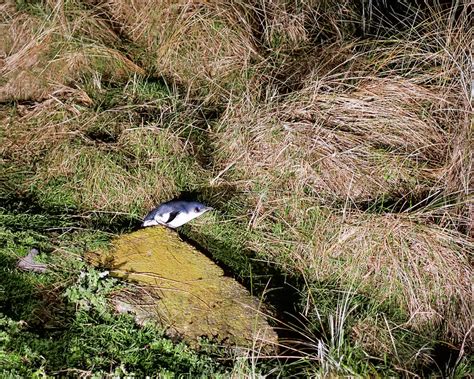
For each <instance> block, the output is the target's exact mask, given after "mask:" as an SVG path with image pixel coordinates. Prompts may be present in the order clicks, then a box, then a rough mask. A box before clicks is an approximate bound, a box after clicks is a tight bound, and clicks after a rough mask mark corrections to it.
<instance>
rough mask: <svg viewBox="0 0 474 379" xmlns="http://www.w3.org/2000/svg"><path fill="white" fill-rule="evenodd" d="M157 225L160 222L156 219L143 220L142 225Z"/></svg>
mask: <svg viewBox="0 0 474 379" xmlns="http://www.w3.org/2000/svg"><path fill="white" fill-rule="evenodd" d="M155 225H158V222H157V221H156V220H146V221H144V222H143V224H142V227H146V226H155Z"/></svg>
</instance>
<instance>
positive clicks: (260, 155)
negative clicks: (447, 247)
mask: <svg viewBox="0 0 474 379" xmlns="http://www.w3.org/2000/svg"><path fill="white" fill-rule="evenodd" d="M318 85H321V83H315V84H314V85H311V86H308V87H307V88H305V89H303V90H302V91H300V92H296V93H293V94H292V95H291V96H290V97H289V99H288V100H283V101H279V99H278V98H273V99H270V101H269V102H268V103H267V104H265V105H264V106H262V105H261V104H260V105H259V108H258V109H255V108H253V107H252V105H248V104H243V106H242V107H241V108H233V109H232V110H231V111H230V112H229V113H228V114H227V115H226V118H224V119H223V121H222V127H221V129H219V130H218V133H217V134H216V140H217V141H219V142H218V144H220V146H221V147H220V150H221V151H222V152H223V153H222V154H221V156H222V160H221V161H218V162H219V164H220V166H221V167H222V168H224V167H227V166H228V165H229V164H232V166H233V167H232V169H233V171H238V172H240V173H241V175H243V176H244V177H243V178H239V180H242V179H245V178H246V179H248V180H249V181H251V180H252V179H251V178H262V177H263V176H265V177H267V178H268V180H267V181H266V182H267V183H272V184H270V185H273V184H274V190H276V189H277V188H278V190H280V191H281V190H283V188H282V185H285V186H288V188H286V189H285V190H284V191H290V192H292V193H299V194H301V196H304V195H305V193H306V194H307V193H308V191H309V192H310V193H312V194H313V195H314V196H316V197H319V198H321V199H323V200H324V199H327V200H329V199H335V198H336V199H339V200H340V201H345V199H346V198H349V199H350V200H351V201H353V202H360V201H367V200H373V199H376V198H379V197H382V196H386V197H393V196H398V194H400V193H402V192H404V191H405V192H406V191H408V192H413V193H416V192H417V191H420V190H421V189H423V187H425V188H426V187H427V186H428V185H430V184H431V183H432V182H433V179H434V178H435V176H434V174H435V172H436V171H435V169H436V168H439V166H440V163H439V162H440V160H441V161H442V160H443V151H444V152H445V153H444V155H445V154H446V150H447V141H445V140H444V139H443V137H444V135H445V132H444V131H443V128H442V126H441V125H438V124H437V123H436V122H435V120H433V119H430V118H429V116H428V115H425V109H426V107H427V106H428V107H429V106H430V101H431V102H439V100H438V97H437V96H436V94H435V93H431V92H430V91H428V90H426V89H424V88H423V87H420V86H418V85H415V84H412V83H410V82H407V81H404V80H402V79H398V80H394V79H392V80H390V81H386V80H382V79H372V80H370V79H367V84H366V85H365V86H361V88H358V89H357V90H356V91H352V92H349V91H348V92H347V93H340V92H334V93H332V94H327V93H326V92H325V91H321V89H319V88H318ZM407 91H409V93H412V96H409V97H407ZM229 134H230V135H232V136H233V138H232V139H229V138H228V136H229ZM282 175H284V176H286V180H283V181H284V183H281V180H280V179H282V178H281V176H282ZM290 178H291V180H290ZM257 182H259V180H258V179H257Z"/></svg>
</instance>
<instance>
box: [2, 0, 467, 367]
mask: <svg viewBox="0 0 474 379" xmlns="http://www.w3.org/2000/svg"><path fill="white" fill-rule="evenodd" d="M79 3H80V4H81V5H84V4H85V5H86V6H84V7H82V6H81V7H74V6H73V5H74V4H79ZM48 4H49V5H50V8H49V9H50V10H51V17H50V18H49V19H47V20H45V19H44V18H43V19H41V18H38V17H34V16H31V15H26V14H25V13H17V12H12V11H11V9H12V8H11V5H10V8H8V12H10V13H9V14H10V16H9V17H5V18H4V23H3V24H2V26H1V30H2V31H5V32H6V33H5V34H4V35H3V36H2V37H1V39H2V49H1V54H2V58H3V60H2V65H1V68H0V69H1V70H2V75H3V78H4V79H3V82H2V84H3V86H2V89H1V90H0V100H2V101H6V100H12V99H13V100H26V99H29V100H31V99H33V100H37V101H41V100H42V102H41V103H40V104H35V105H34V106H24V105H19V106H17V108H16V110H15V112H16V113H15V112H11V111H10V110H7V111H5V112H2V116H1V117H2V124H3V125H2V129H3V130H2V132H3V134H4V136H6V138H3V141H2V145H1V147H0V152H1V154H2V156H3V157H4V158H7V159H8V160H9V161H11V162H15V164H19V165H33V164H37V165H38V170H37V172H36V174H35V175H34V176H33V177H32V178H30V181H28V182H27V183H26V184H27V185H33V186H35V187H36V188H37V189H38V191H39V193H40V195H41V196H45V197H56V198H57V199H59V200H60V201H62V199H63V197H61V196H62V195H61V196H59V194H64V193H65V194H67V196H68V197H69V198H71V199H72V203H73V204H75V205H76V206H78V207H79V208H80V209H86V210H93V209H95V210H103V211H121V212H131V213H134V214H139V213H144V212H145V211H146V210H147V208H148V207H150V206H152V205H153V204H155V203H157V202H159V201H162V200H165V199H168V198H171V197H173V196H175V195H177V194H178V193H179V191H182V190H184V189H190V188H191V189H195V188H202V187H206V186H210V187H215V188H219V186H220V185H222V186H226V187H228V188H233V189H234V190H235V192H236V193H238V196H237V195H236V198H237V197H238V199H239V204H238V205H236V206H235V207H233V205H232V203H230V204H226V208H225V209H226V212H227V214H226V215H225V217H226V220H225V221H226V222H225V223H222V224H219V225H213V226H212V227H214V228H216V230H213V229H212V227H210V226H207V227H209V228H210V229H209V230H211V232H209V233H210V235H209V237H210V239H211V240H213V238H214V237H215V235H218V232H219V229H218V228H219V227H221V228H224V229H225V228H227V227H229V228H231V227H233V228H234V229H235V230H237V231H238V232H239V233H237V234H239V236H242V235H244V236H245V240H244V242H243V243H244V244H245V247H246V248H248V249H250V250H253V251H255V252H257V253H258V254H259V257H260V258H262V259H267V260H271V261H274V262H277V263H278V264H280V265H281V266H282V267H283V268H284V270H285V271H286V272H290V273H298V275H300V276H301V277H303V278H304V279H306V281H307V282H306V283H307V285H308V287H309V288H311V286H312V285H316V284H317V283H321V282H323V283H324V282H328V283H335V284H337V285H338V286H340V287H341V288H343V289H347V288H353V286H356V289H357V291H359V293H361V294H363V295H365V296H366V297H367V298H370V299H371V301H372V302H373V303H374V304H376V305H377V306H379V305H380V309H386V308H385V307H387V306H388V307H390V309H391V310H393V312H394V313H398V316H399V318H402V319H403V318H404V321H403V322H401V323H400V325H397V326H396V327H397V328H403V329H406V330H412V331H415V332H417V333H419V334H423V333H425V334H426V335H430V333H431V332H433V331H436V333H437V334H436V338H442V339H443V340H445V341H449V343H451V344H454V345H455V346H458V347H459V346H460V345H461V343H462V341H463V340H464V339H465V338H467V337H468V335H467V333H468V331H469V328H470V326H471V319H472V311H471V307H470V306H471V302H472V280H471V278H472V277H473V270H472V265H471V262H472V251H473V248H474V246H473V241H472V230H473V229H472V228H473V216H472V215H473V201H472V188H473V176H472V164H473V149H472V121H471V117H472V106H471V103H470V99H469V82H468V79H467V78H468V77H469V72H470V70H471V67H470V56H469V53H468V47H467V46H469V43H470V35H471V32H470V31H469V29H468V28H467V27H466V25H467V15H466V14H464V13H463V12H460V13H461V14H460V15H458V16H456V17H453V16H452V15H449V14H443V13H442V12H438V11H436V10H430V12H432V13H431V16H429V17H426V18H425V19H423V20H424V21H423V22H421V23H420V24H419V25H418V24H417V26H416V27H412V28H408V31H403V32H400V33H399V34H392V35H390V34H388V35H387V37H380V36H378V37H374V38H373V40H372V39H369V40H368V41H367V40H365V41H360V40H357V39H356V38H353V37H348V36H349V35H350V34H351V30H352V29H351V27H348V28H344V27H343V22H342V21H341V20H339V19H338V18H337V17H341V18H342V19H343V20H349V19H352V17H354V15H353V14H351V4H349V2H347V1H344V2H337V3H333V4H332V3H331V4H332V5H333V6H332V7H328V8H325V7H324V6H323V5H321V4H322V3H320V2H308V3H305V4H303V5H301V7H297V6H293V5H292V4H289V3H288V2H284V1H259V2H256V3H255V2H253V3H252V4H250V3H249V2H247V1H235V2H230V3H226V4H223V3H222V2H217V1H208V2H205V1H193V2H187V1H177V2H171V1H154V0H140V1H134V2H127V1H121V0H110V1H107V2H105V3H103V4H101V6H100V7H96V6H94V5H92V3H91V2H85V3H83V2H78V3H74V2H72V3H68V4H69V5H68V6H63V5H64V4H63V3H61V2H57V3H56V2H54V1H51V2H48ZM71 4H73V5H71ZM2 9H7V8H2ZM101 12H102V13H101ZM334 15H336V16H337V17H335V16H334ZM71 16H73V17H71ZM352 27H353V25H352ZM124 39H125V40H127V41H126V43H124V45H122V46H119V47H120V48H112V47H111V46H118V45H119V44H121V43H122V42H124ZM124 52H126V54H125V53H124ZM145 73H146V74H151V75H152V76H154V77H161V76H163V77H165V78H166V79H172V81H174V82H176V83H178V84H180V85H182V89H184V90H185V91H184V92H185V93H186V95H185V96H181V97H182V98H181V99H180V101H182V105H183V106H182V107H181V108H179V112H182V113H183V114H181V113H178V111H177V110H178V108H174V107H173V106H172V105H170V104H168V103H167V104H166V105H163V104H162V103H160V102H159V101H156V102H154V101H151V102H148V103H147V104H135V103H134V104H132V105H130V104H126V105H123V106H117V107H115V108H114V109H111V110H110V112H101V111H96V110H92V109H91V108H90V107H91V105H93V104H94V101H93V99H92V97H93V96H92V95H94V94H95V95H97V94H100V95H101V96H102V95H104V94H106V91H107V89H105V88H102V85H103V84H104V83H106V82H111V83H114V84H117V83H121V84H123V87H124V89H123V93H122V94H121V96H122V99H127V98H128V99H130V98H132V97H133V96H132V95H131V93H132V92H134V91H136V90H137V87H134V86H135V84H134V80H136V78H137V77H138V76H140V75H142V74H145ZM133 75H135V77H134V78H131V77H132V76H133ZM81 77H87V78H88V79H89V80H90V81H91V82H92V87H93V88H92V89H91V88H86V85H85V84H84V83H85V82H84V81H81V80H79V79H80V78H81ZM104 87H105V86H104ZM180 88H181V87H180ZM178 92H181V91H176V93H178ZM235 93H238V94H239V96H233V94H235ZM190 94H191V95H192V96H190ZM178 96H180V95H178ZM190 97H191V98H193V103H192V104H191V102H189V98H190ZM209 100H212V102H215V103H218V105H219V107H220V109H222V108H225V112H224V114H222V115H219V112H215V113H216V114H217V116H215V117H216V118H217V117H218V120H217V121H213V122H209V123H208V124H206V125H205V126H202V125H203V124H204V122H203V121H202V118H201V119H199V120H197V119H195V117H196V115H197V114H198V113H199V112H195V113H193V110H191V111H189V109H194V110H195V109H196V108H199V107H200V106H201V105H203V104H205V105H206V106H207V105H209ZM124 101H125V100H124ZM196 103H199V104H200V105H198V106H197V107H196ZM140 107H142V108H143V109H146V110H150V114H151V115H153V112H155V118H154V119H153V120H152V122H150V123H149V124H147V123H146V122H142V123H141V124H140V123H139V122H137V120H139V119H140V116H139V115H138V111H137V112H136V113H134V112H135V109H138V108H140ZM164 108H167V109H166V110H164ZM143 109H142V110H143ZM183 109H185V110H183ZM203 109H204V107H203ZM170 113H173V114H174V113H176V115H171V116H173V117H175V119H173V117H167V116H169V115H170ZM6 114H8V115H6ZM115 115H121V116H117V118H115ZM165 119H167V121H166V122H165V121H164V120H165ZM170 119H171V120H172V121H170ZM3 121H5V122H3ZM195 125H199V128H196V129H194V127H195ZM91 127H100V128H103V129H105V130H107V131H111V130H115V131H116V133H115V134H116V135H117V138H116V140H115V141H112V142H109V143H104V142H101V141H96V140H94V139H93V138H91V137H90V136H89V135H88V130H90V128H91ZM190 130H191V131H193V132H196V130H198V131H197V133H202V135H204V136H205V137H206V139H205V140H206V141H211V143H210V144H209V145H206V146H204V149H208V150H209V153H210V155H211V157H210V160H209V161H210V162H211V163H210V166H212V167H207V166H206V168H203V167H201V166H200V165H199V163H198V162H199V159H198V157H197V154H196V151H197V150H196V151H195V150H193V148H190V145H189V143H188V142H189V141H188V138H190V137H189V135H190V134H189V133H190V132H189V131H190ZM185 132H186V133H187V134H185ZM200 148H201V149H203V147H200ZM206 151H207V150H206ZM393 204H396V205H397V206H394V205H393ZM420 204H421V205H420ZM195 225H197V226H198V227H200V228H202V229H203V230H205V228H206V225H205V224H199V221H198V222H197V223H196V224H195ZM213 233H215V235H213ZM222 234H223V235H225V236H229V235H230V234H225V233H222ZM247 236H248V237H247ZM229 238H231V237H229ZM239 241H240V240H239ZM230 242H232V241H230ZM239 253H240V252H239ZM309 292H310V291H309ZM318 300H319V299H318V298H314V299H310V300H309V301H308V303H307V307H308V308H307V309H305V311H307V313H308V314H311V311H312V310H314V309H317V308H318ZM389 313H390V312H388V313H387V314H389ZM400 315H401V316H400ZM374 317H375V316H374ZM376 317H379V315H378V316H376ZM384 317H385V313H384ZM397 322H399V320H398V321H397ZM367 323H370V320H369V319H368V320H367V321H365V324H358V325H356V326H355V327H354V329H353V335H354V339H355V340H356V341H359V342H361V343H362V344H363V345H364V346H365V347H366V350H367V351H370V352H374V354H375V353H380V352H386V353H390V354H396V351H395V352H394V351H393V349H392V347H393V346H392V345H393V344H392V341H391V338H392V336H391V335H390V332H389V331H388V330H387V329H386V326H387V325H386V321H385V319H384V322H383V323H382V322H381V320H376V321H375V322H374V324H373V325H367ZM391 325H392V326H393V324H391ZM384 328H385V329H384ZM374 330H375V331H374ZM377 331H378V332H377ZM437 331H441V332H440V333H438V332H437ZM368 333H370V334H371V335H372V334H373V335H374V336H376V337H374V338H368V337H367V338H366V336H364V334H365V335H367V334H368ZM387 333H388V334H387ZM433 333H435V332H433ZM428 355H429V354H428V353H427V355H426V356H428ZM425 358H426V357H423V359H425ZM413 359H417V358H416V357H415V358H413ZM402 366H403V365H402Z"/></svg>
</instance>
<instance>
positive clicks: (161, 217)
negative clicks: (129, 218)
mask: <svg viewBox="0 0 474 379" xmlns="http://www.w3.org/2000/svg"><path fill="white" fill-rule="evenodd" d="M211 209H213V208H212V207H208V206H206V205H204V204H201V203H199V202H197V201H186V200H171V201H168V202H166V203H163V204H160V205H159V206H158V207H156V208H155V209H153V210H152V211H150V213H148V214H147V215H146V217H145V218H144V220H143V224H142V226H144V227H145V226H154V225H164V226H167V227H168V228H172V229H174V228H177V227H179V226H181V225H184V224H186V223H187V222H189V221H191V220H193V219H195V218H196V217H199V216H201V215H202V214H204V213H206V212H207V211H210V210H211Z"/></svg>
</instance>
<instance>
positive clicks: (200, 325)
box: [96, 227, 278, 353]
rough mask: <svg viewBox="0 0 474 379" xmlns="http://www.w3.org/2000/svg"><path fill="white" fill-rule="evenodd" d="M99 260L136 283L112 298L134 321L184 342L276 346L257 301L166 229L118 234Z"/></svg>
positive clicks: (271, 348)
mask: <svg viewBox="0 0 474 379" xmlns="http://www.w3.org/2000/svg"><path fill="white" fill-rule="evenodd" d="M96 261H97V259H96ZM99 261H100V263H101V264H102V265H105V266H107V267H108V268H109V269H110V270H111V274H113V275H116V276H119V277H122V278H125V279H127V280H128V281H132V282H135V283H136V284H137V286H135V289H134V290H132V291H131V292H130V290H129V289H127V291H122V292H121V293H119V294H117V295H115V296H114V297H113V301H114V303H115V306H116V308H117V310H118V311H120V312H132V313H134V314H135V315H136V319H137V321H138V322H140V323H143V322H146V321H153V322H156V323H158V324H159V325H160V326H161V327H163V328H165V330H166V332H167V334H168V335H169V336H172V337H179V338H182V339H184V340H185V341H187V342H188V343H190V344H197V342H198V340H199V339H200V338H201V337H205V338H208V339H210V340H213V341H217V342H219V343H226V344H229V345H234V346H240V347H249V348H254V349H258V350H259V351H260V352H267V353H273V352H275V351H276V350H277V348H276V346H277V344H278V339H277V334H276V332H275V330H274V329H273V328H272V327H271V326H270V325H269V324H268V322H267V316H266V315H265V313H264V312H263V311H262V305H261V303H260V302H259V300H258V299H256V298H254V297H252V296H251V295H250V294H249V292H248V291H247V290H246V289H245V287H243V286H242V285H241V284H240V283H238V282H237V281H235V280H234V279H232V278H230V277H227V276H224V271H223V270H222V269H221V268H220V267H219V266H217V265H216V264H215V263H214V262H213V261H212V260H210V259H209V258H208V257H206V256H205V255H204V254H202V253H201V252H199V251H197V250H196V249H195V248H194V247H192V246H190V245H189V244H187V243H186V242H184V241H182V240H181V239H180V238H179V236H178V234H176V233H175V232H173V231H171V230H168V229H166V228H162V227H153V228H146V229H142V230H139V231H137V232H134V233H131V234H128V235H123V236H120V237H119V238H117V239H116V240H115V241H114V242H113V245H112V248H111V249H110V250H109V251H108V252H106V253H102V254H101V255H100V256H99Z"/></svg>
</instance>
